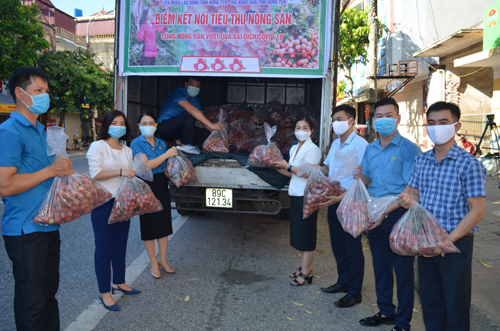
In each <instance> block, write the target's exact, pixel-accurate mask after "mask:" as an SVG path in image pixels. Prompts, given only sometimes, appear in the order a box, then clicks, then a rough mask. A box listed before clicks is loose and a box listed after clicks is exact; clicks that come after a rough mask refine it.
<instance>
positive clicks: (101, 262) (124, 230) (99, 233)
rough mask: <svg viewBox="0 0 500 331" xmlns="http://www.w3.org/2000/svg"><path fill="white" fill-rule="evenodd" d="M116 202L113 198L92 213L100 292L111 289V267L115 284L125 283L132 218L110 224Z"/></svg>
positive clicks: (107, 291)
mask: <svg viewBox="0 0 500 331" xmlns="http://www.w3.org/2000/svg"><path fill="white" fill-rule="evenodd" d="M114 202H115V199H111V200H109V201H108V202H106V203H105V204H103V205H101V206H99V207H97V208H95V209H94V210H92V213H91V214H90V218H91V220H92V228H93V229H94V237H95V254H94V264H95V273H96V276H97V283H98V285H99V293H109V292H110V291H111V283H110V282H111V267H113V284H118V285H119V284H124V283H125V268H126V266H125V253H126V251H127V241H128V233H129V229H130V220H128V221H125V222H118V223H114V224H108V219H109V215H110V214H111V209H112V208H113V204H114Z"/></svg>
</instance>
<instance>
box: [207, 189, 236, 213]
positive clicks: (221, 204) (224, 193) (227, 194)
mask: <svg viewBox="0 0 500 331" xmlns="http://www.w3.org/2000/svg"><path fill="white" fill-rule="evenodd" d="M205 197H206V199H205V201H206V205H207V207H215V208H233V190H231V189H226V188H207V190H206V193H205Z"/></svg>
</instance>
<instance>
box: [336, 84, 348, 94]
mask: <svg viewBox="0 0 500 331" xmlns="http://www.w3.org/2000/svg"><path fill="white" fill-rule="evenodd" d="M346 88H347V84H346V82H345V80H342V81H340V82H339V83H338V84H337V97H338V96H340V95H342V94H344V93H345V89H346Z"/></svg>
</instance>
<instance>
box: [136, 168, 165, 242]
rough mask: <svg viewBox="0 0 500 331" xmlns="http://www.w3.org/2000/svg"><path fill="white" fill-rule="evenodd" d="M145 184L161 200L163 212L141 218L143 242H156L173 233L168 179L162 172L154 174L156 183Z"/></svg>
mask: <svg viewBox="0 0 500 331" xmlns="http://www.w3.org/2000/svg"><path fill="white" fill-rule="evenodd" d="M145 182H146V183H147V184H148V185H149V186H150V187H151V190H152V191H153V193H154V195H155V197H156V198H157V199H158V200H160V202H161V204H162V206H163V210H162V211H159V212H156V213H151V214H144V215H141V216H140V220H141V240H154V239H160V238H163V237H166V236H169V235H171V234H172V233H173V231H172V213H171V209H172V208H171V205H170V203H171V201H170V192H169V190H168V179H167V177H166V176H165V174H164V173H163V172H162V173H159V174H154V181H152V182H148V181H146V180H145Z"/></svg>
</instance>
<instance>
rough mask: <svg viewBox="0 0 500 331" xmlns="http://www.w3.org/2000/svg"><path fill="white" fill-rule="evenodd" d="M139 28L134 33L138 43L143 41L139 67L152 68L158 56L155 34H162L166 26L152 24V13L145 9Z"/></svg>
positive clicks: (149, 8)
mask: <svg viewBox="0 0 500 331" xmlns="http://www.w3.org/2000/svg"><path fill="white" fill-rule="evenodd" d="M140 25H141V28H140V30H139V31H137V32H136V35H137V38H138V39H139V42H141V41H143V40H144V46H143V47H142V54H141V55H142V60H141V65H143V66H144V65H146V66H154V65H155V59H156V55H158V46H157V45H156V33H157V32H159V33H164V32H165V29H166V26H165V25H163V26H160V25H156V24H155V22H154V12H153V11H152V10H151V7H146V8H144V9H143V11H142V15H141V20H140Z"/></svg>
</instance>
